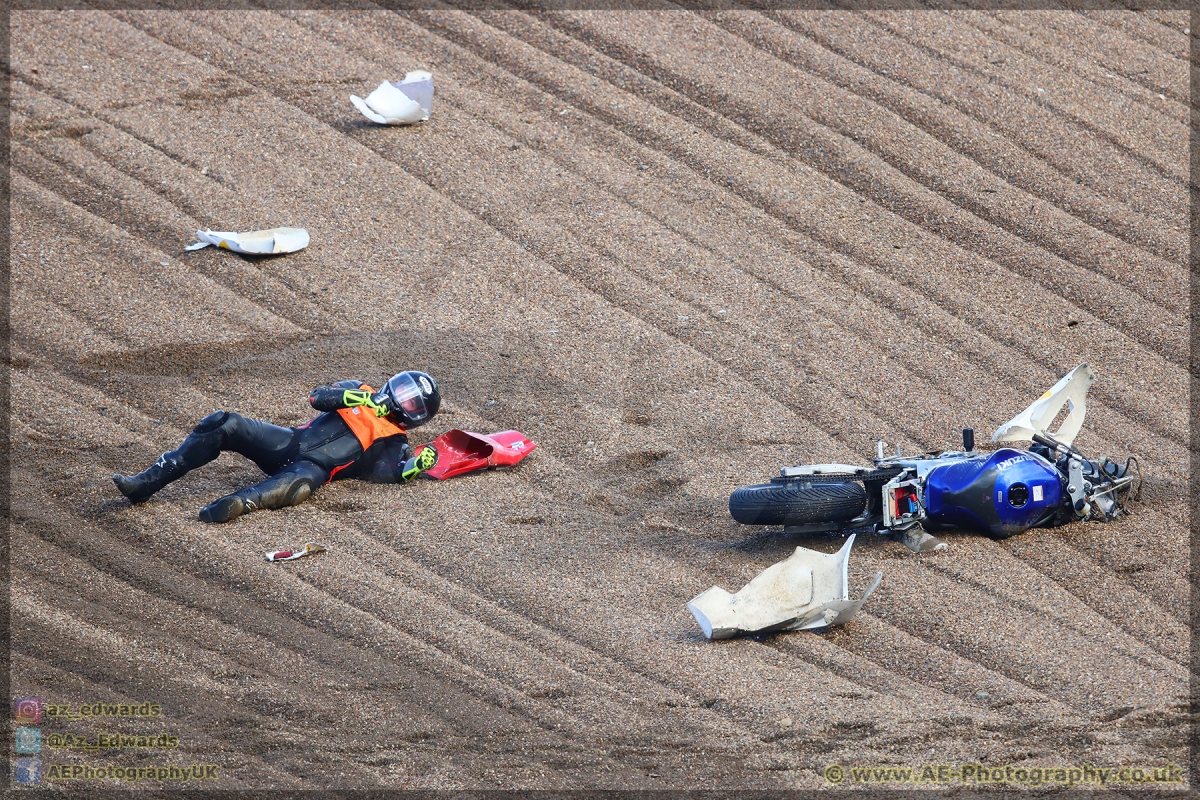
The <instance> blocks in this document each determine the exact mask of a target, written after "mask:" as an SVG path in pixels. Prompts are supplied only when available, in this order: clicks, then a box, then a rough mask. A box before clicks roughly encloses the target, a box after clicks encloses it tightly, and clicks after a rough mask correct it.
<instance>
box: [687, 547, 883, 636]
mask: <svg viewBox="0 0 1200 800" xmlns="http://www.w3.org/2000/svg"><path fill="white" fill-rule="evenodd" d="M853 545H854V535H853V534H851V536H850V537H849V538H848V539H846V544H844V545H843V546H842V549H841V550H839V551H838V552H836V553H832V554H826V553H819V552H817V551H816V550H806V549H805V548H803V547H797V548H796V552H795V553H793V554H792V555H791V557H789V558H787V559H786V560H784V561H780V562H779V563H778V564H775V565H773V566H770V567H768V568H767V569H765V570H763V571H762V572H761V573H760V574H759V575H758V576H757V577H756V578H754V580H752V581H750V582H749V583H748V584H746V585H745V586H744V587H742V590H741V591H739V592H738V593H737V594H730V593H729V592H727V591H725V590H724V589H722V588H720V587H717V586H714V587H712V588H711V589H709V590H708V591H706V592H702V593H701V594H699V595H697V596H696V597H694V598H693V599H692V601H691V602H690V603H688V604H687V607H688V611H691V612H692V615H693V616H694V617H695V618H696V622H698V623H700V628H701V630H703V631H704V636H705V637H706V638H708V639H728V638H729V637H731V636H734V635H736V634H739V633H755V632H758V631H795V630H806V629H812V628H824V627H828V626H830V625H845V624H846V623H847V622H849V621H850V620H851V618H853V617H854V615H855V614H857V613H858V610H859V609H860V608H862V605H863V603H865V602H866V600H867V598H868V597H870V596H871V593H872V592H874V591H875V587H877V586H878V585H879V581H880V579H881V578H883V573H879V574H877V575H876V576H875V580H874V581H873V582H872V583H871V586H870V587H869V588H868V589H867V591H866V592H865V593H864V594H863V596H862V597H860V598H859V599H857V600H851V599H850V586H849V579H848V575H847V572H848V564H849V559H850V548H851V547H852V546H853Z"/></svg>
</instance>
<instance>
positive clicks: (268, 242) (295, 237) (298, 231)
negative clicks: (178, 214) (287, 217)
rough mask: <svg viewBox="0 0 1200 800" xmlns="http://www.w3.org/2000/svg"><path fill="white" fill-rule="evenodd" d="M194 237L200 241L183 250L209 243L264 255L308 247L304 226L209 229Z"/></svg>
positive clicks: (238, 251)
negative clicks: (244, 229)
mask: <svg viewBox="0 0 1200 800" xmlns="http://www.w3.org/2000/svg"><path fill="white" fill-rule="evenodd" d="M196 238H197V239H199V240H200V241H198V242H196V243H195V244H190V245H188V246H187V247H185V248H184V250H199V249H200V248H202V247H208V246H209V245H210V244H211V245H216V246H217V247H219V248H221V249H222V250H232V251H233V252H235V253H244V254H245V255H248V256H266V255H274V254H277V253H294V252H296V251H297V250H303V249H304V248H306V247H308V231H306V230H304V228H271V229H269V230H265V231H250V232H249V233H230V232H227V231H214V230H211V229H210V230H203V231H196Z"/></svg>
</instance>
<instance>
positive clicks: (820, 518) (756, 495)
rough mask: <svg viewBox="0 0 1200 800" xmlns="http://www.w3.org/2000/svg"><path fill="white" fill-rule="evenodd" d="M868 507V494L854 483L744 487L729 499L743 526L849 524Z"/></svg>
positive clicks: (795, 482) (779, 484)
mask: <svg viewBox="0 0 1200 800" xmlns="http://www.w3.org/2000/svg"><path fill="white" fill-rule="evenodd" d="M866 506H867V490H866V489H864V488H863V486H862V484H859V483H855V482H854V481H844V482H837V483H810V482H807V481H804V482H801V481H788V482H781V483H764V484H759V485H757V486H743V487H742V488H740V489H737V490H735V491H734V493H733V494H731V495H730V496H729V513H730V515H732V516H733V518H734V519H735V520H737V521H738V522H740V523H742V524H743V525H808V524H810V523H814V522H845V521H846V520H850V519H854V518H855V517H857V516H858V515H859V514H861V513H862V512H863V510H864V509H865V508H866Z"/></svg>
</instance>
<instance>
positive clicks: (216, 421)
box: [192, 411, 229, 433]
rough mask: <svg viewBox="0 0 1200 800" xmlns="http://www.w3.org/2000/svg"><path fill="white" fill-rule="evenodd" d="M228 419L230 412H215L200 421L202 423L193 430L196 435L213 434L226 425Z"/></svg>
mask: <svg viewBox="0 0 1200 800" xmlns="http://www.w3.org/2000/svg"><path fill="white" fill-rule="evenodd" d="M228 418H229V412H228V411H214V412H213V413H211V414H209V415H208V416H207V417H205V418H204V419H202V420H200V423H199V424H198V425H197V426H196V427H195V428H193V429H192V430H193V432H195V433H211V432H212V431H215V430H216V429H217V428H219V427H221V426H222V425H224V424H225V420H227V419H228Z"/></svg>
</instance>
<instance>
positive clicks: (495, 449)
mask: <svg viewBox="0 0 1200 800" xmlns="http://www.w3.org/2000/svg"><path fill="white" fill-rule="evenodd" d="M432 444H433V446H434V447H436V448H437V451H438V462H437V465H436V466H434V467H433V468H432V469H428V470H426V471H425V472H423V473H421V474H422V475H428V476H429V477H431V478H437V479H438V480H439V481H444V480H446V478H453V477H454V476H455V475H462V474H463V473H466V472H474V471H475V470H477V469H490V468H491V467H510V466H512V465H513V464H516V463H517V462H518V461H520V460H521V459H523V458H525V456H527V455H529V454H530V453H532V452H533V451H534V450H536V449H537V445H536V444H534V443H533V442H532V441H530V440H529V439H528V438H527V437H526V436H525V434H523V433H521V432H520V431H502V432H500V433H492V434H486V433H475V432H473V431H460V430H458V429H457V428H452V429H451V430H448V431H446V432H445V433H443V434H442V435H441V436H439V437H437V438H436V439H434V440H433V442H432ZM422 449H424V445H422V446H421V447H418V448H417V449H416V452H414V453H413V455H414V456H415V455H419V454H420V452H421V450H422Z"/></svg>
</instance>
